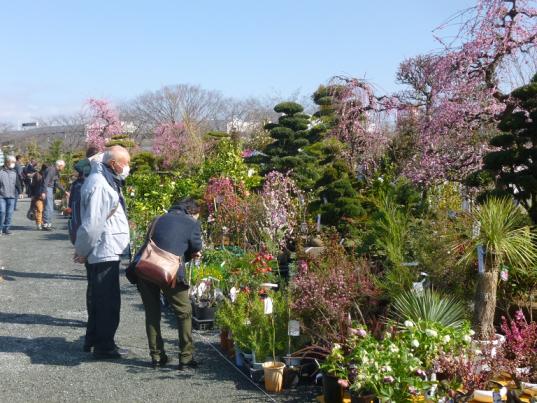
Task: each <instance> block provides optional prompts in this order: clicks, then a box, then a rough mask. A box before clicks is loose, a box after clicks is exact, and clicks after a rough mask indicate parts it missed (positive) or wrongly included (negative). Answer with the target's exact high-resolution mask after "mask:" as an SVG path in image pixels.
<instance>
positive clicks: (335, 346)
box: [332, 343, 341, 351]
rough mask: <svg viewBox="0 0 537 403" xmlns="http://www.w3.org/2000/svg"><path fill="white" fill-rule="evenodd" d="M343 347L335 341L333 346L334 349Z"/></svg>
mask: <svg viewBox="0 0 537 403" xmlns="http://www.w3.org/2000/svg"><path fill="white" fill-rule="evenodd" d="M339 349H341V344H338V343H335V344H334V347H332V351H334V350H339Z"/></svg>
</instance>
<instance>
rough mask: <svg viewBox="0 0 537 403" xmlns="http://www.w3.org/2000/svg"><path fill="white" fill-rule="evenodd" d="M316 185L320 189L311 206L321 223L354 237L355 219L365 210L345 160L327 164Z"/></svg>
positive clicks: (346, 235)
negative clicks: (319, 217)
mask: <svg viewBox="0 0 537 403" xmlns="http://www.w3.org/2000/svg"><path fill="white" fill-rule="evenodd" d="M316 186H318V187H319V188H321V189H322V190H321V191H320V193H319V196H320V199H319V200H317V201H316V202H314V203H312V205H311V208H312V210H313V211H317V212H318V213H319V214H320V215H321V223H322V224H324V225H329V226H333V227H335V228H337V230H338V231H339V232H340V233H341V234H342V235H343V236H345V237H347V238H355V237H356V236H357V235H358V234H357V233H356V231H357V226H356V220H357V219H358V217H360V216H361V215H363V214H364V213H365V211H364V209H363V207H362V205H361V203H360V201H359V199H358V192H357V191H356V190H355V187H354V186H353V180H352V175H351V173H350V171H349V169H348V167H347V165H346V164H345V162H343V161H341V160H338V161H336V162H334V163H332V164H331V165H329V166H327V167H326V168H325V170H324V173H323V176H322V177H321V178H320V179H319V180H318V181H317V183H316Z"/></svg>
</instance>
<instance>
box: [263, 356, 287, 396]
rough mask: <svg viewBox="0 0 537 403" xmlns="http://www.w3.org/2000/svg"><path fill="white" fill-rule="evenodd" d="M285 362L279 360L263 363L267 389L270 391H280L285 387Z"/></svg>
mask: <svg viewBox="0 0 537 403" xmlns="http://www.w3.org/2000/svg"><path fill="white" fill-rule="evenodd" d="M284 369H285V364H284V363H283V362H278V361H267V362H265V363H264V364H263V372H264V374H265V389H266V390H267V392H269V393H279V392H281V391H282V389H283V370H284Z"/></svg>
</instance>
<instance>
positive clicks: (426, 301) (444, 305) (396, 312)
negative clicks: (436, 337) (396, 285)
mask: <svg viewBox="0 0 537 403" xmlns="http://www.w3.org/2000/svg"><path fill="white" fill-rule="evenodd" d="M392 308H393V316H394V319H396V320H397V322H399V324H401V325H403V323H404V322H405V321H406V320H411V321H412V322H414V323H415V324H418V323H429V322H436V323H439V324H442V325H444V326H450V327H454V328H459V327H461V326H462V325H463V324H464V322H465V320H466V319H467V318H466V309H465V307H464V305H463V303H462V302H461V301H460V300H458V299H456V298H455V297H449V296H445V295H442V294H440V293H438V292H436V291H434V290H433V289H425V290H424V291H423V292H422V293H417V292H415V291H405V292H403V293H401V294H399V295H398V296H397V297H395V298H394V301H393V304H392Z"/></svg>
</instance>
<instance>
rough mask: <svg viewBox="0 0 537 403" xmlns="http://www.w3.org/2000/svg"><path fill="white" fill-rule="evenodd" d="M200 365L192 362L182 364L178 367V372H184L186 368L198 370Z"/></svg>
mask: <svg viewBox="0 0 537 403" xmlns="http://www.w3.org/2000/svg"><path fill="white" fill-rule="evenodd" d="M198 366H199V364H198V363H197V362H196V361H194V360H192V361H190V362H187V363H186V364H184V363H182V362H180V363H179V365H178V366H177V370H178V371H184V370H185V369H186V368H190V369H196V368H198Z"/></svg>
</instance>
